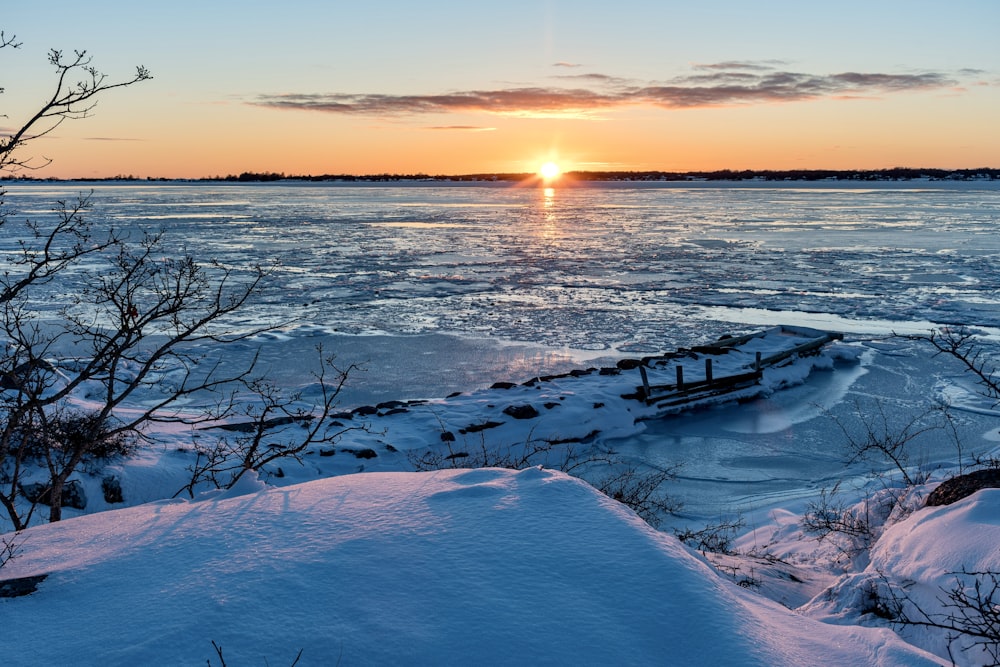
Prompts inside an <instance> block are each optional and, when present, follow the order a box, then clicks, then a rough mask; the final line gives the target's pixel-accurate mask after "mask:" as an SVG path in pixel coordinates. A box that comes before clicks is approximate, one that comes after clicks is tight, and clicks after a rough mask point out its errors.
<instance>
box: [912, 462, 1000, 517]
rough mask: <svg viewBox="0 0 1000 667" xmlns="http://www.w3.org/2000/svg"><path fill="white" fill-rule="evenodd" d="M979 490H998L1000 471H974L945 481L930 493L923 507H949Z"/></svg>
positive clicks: (994, 469) (995, 469)
mask: <svg viewBox="0 0 1000 667" xmlns="http://www.w3.org/2000/svg"><path fill="white" fill-rule="evenodd" d="M979 489H1000V469H997V468H986V469H985V470H975V471H973V472H970V473H966V474H965V475H958V476H957V477H952V478H951V479H946V480H945V481H943V482H941V484H940V485H939V486H938V487H937V488H936V489H934V490H933V491H931V492H930V495H928V496H927V501H926V503H925V505H926V506H927V507H936V506H940V505H950V504H952V503H954V502H958V501H959V500H961V499H962V498H965V497H967V496H971V495H972V494H973V493H975V492H976V491H978V490H979Z"/></svg>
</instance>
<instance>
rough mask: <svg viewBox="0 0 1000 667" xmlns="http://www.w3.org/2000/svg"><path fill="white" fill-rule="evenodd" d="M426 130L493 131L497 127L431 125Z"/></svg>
mask: <svg viewBox="0 0 1000 667" xmlns="http://www.w3.org/2000/svg"><path fill="white" fill-rule="evenodd" d="M424 129H425V130H454V131H459V132H493V131H494V130H496V129H497V128H495V127H483V126H480V125H431V126H430V127H425V128H424Z"/></svg>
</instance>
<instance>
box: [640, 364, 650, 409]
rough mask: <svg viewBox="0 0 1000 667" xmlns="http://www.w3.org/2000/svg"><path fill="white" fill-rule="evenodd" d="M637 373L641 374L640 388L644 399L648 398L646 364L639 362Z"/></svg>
mask: <svg viewBox="0 0 1000 667" xmlns="http://www.w3.org/2000/svg"><path fill="white" fill-rule="evenodd" d="M639 375H641V376H642V390H643V392H645V393H644V397H645V399H646V400H647V401H648V400H649V378H648V377H646V364H639Z"/></svg>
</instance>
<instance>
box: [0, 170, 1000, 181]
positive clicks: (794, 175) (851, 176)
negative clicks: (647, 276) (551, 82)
mask: <svg viewBox="0 0 1000 667" xmlns="http://www.w3.org/2000/svg"><path fill="white" fill-rule="evenodd" d="M537 178H538V176H537V174H527V173H501V174H462V175H436V176H435V175H429V174H388V173H386V174H366V175H357V174H322V175H316V176H313V175H310V176H294V175H287V174H283V173H275V172H250V171H245V172H243V173H242V174H239V175H229V176H213V177H210V178H199V179H168V178H139V177H136V176H131V175H130V176H122V175H119V176H113V177H110V178H86V179H65V180H86V181H172V180H182V181H209V182H213V181H223V182H237V183H262V182H272V181H340V182H348V183H351V182H360V183H386V182H399V181H441V182H484V181H485V182H521V181H528V180H533V179H537ZM565 178H567V179H569V180H573V181H825V180H829V181H911V180H916V179H929V180H951V181H972V180H1000V169H992V168H987V167H982V168H979V169H914V168H910V167H894V168H892V169H859V170H837V169H786V170H773V169H767V170H758V169H744V170H742V171H736V170H732V169H720V170H717V171H570V172H566V174H565ZM0 180H28V181H35V180H45V181H52V180H63V179H52V178H47V179H42V178H32V177H30V176H18V177H17V178H16V179H15V178H14V177H12V176H7V177H4V178H3V179H0Z"/></svg>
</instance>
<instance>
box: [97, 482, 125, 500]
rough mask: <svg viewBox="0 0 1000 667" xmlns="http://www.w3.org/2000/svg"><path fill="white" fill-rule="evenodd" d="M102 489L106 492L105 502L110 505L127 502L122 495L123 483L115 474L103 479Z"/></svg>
mask: <svg viewBox="0 0 1000 667" xmlns="http://www.w3.org/2000/svg"><path fill="white" fill-rule="evenodd" d="M101 491H102V492H103V493H104V502H106V503H108V504H109V505H113V504H115V503H123V502H125V496H123V495H122V483H121V481H120V480H119V479H118V477H116V476H115V475H108V476H107V477H105V478H104V479H102V480H101Z"/></svg>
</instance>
